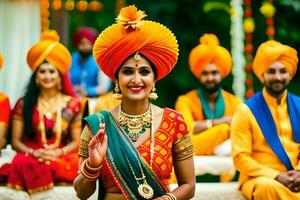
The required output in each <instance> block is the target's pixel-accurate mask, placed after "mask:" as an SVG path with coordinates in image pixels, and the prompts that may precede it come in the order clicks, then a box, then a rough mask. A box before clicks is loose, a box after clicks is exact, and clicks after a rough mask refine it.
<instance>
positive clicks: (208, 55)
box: [175, 34, 241, 155]
mask: <svg viewBox="0 0 300 200" xmlns="http://www.w3.org/2000/svg"><path fill="white" fill-rule="evenodd" d="M189 65H190V69H191V71H192V72H193V74H194V75H195V76H196V77H197V78H198V80H199V83H200V87H199V88H198V89H195V90H192V91H190V92H188V93H187V94H185V95H181V96H179V97H178V99H177V101H176V105H175V109H176V110H177V111H179V112H180V113H182V115H183V117H184V119H185V121H186V123H187V125H188V128H189V131H190V133H191V138H192V141H193V144H194V148H195V155H213V154H214V151H215V149H216V147H218V146H219V145H220V144H221V143H223V142H225V141H226V140H228V139H229V132H230V123H231V116H232V115H233V113H234V111H235V108H236V106H237V105H238V104H240V103H241V100H240V99H239V98H238V97H235V96H234V95H232V94H230V93H229V92H226V91H225V90H223V89H222V88H221V82H222V79H223V78H225V77H226V76H227V75H228V74H229V73H230V70H231V66H232V60H231V56H230V53H229V52H228V51H227V50H226V49H225V48H223V47H221V46H219V40H218V38H217V37H216V36H215V35H214V34H204V35H203V36H202V37H201V38H200V44H199V45H198V46H196V47H195V48H194V49H193V50H192V51H191V53H190V56H189ZM226 151H227V154H230V145H228V148H227V150H226Z"/></svg>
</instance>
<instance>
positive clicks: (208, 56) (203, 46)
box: [189, 33, 232, 78]
mask: <svg viewBox="0 0 300 200" xmlns="http://www.w3.org/2000/svg"><path fill="white" fill-rule="evenodd" d="M199 41H200V44H199V45H198V46H196V47H195V48H193V49H192V51H191V53H190V56H189V65H190V69H191V71H192V72H193V74H194V75H195V76H196V77H197V78H198V77H199V76H200V75H201V73H202V71H203V69H204V68H205V67H206V66H207V65H208V64H210V63H213V64H215V65H216V66H217V68H218V70H219V72H220V73H221V75H222V77H223V78H224V77H226V76H227V75H228V74H229V73H230V70H231V67H232V60H231V56H230V53H229V52H228V51H227V49H225V48H224V47H222V46H220V42H219V39H218V38H217V36H216V35H215V34H208V33H206V34H204V35H203V36H201V37H200V40H199Z"/></svg>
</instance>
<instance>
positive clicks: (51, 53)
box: [27, 33, 72, 74]
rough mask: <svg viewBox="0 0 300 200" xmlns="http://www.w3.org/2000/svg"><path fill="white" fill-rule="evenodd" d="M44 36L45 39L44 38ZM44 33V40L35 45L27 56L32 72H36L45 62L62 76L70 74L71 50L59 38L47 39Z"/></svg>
mask: <svg viewBox="0 0 300 200" xmlns="http://www.w3.org/2000/svg"><path fill="white" fill-rule="evenodd" d="M43 35H44V37H43ZM45 35H47V33H42V35H41V36H42V39H45V40H41V41H40V42H38V43H37V44H35V45H33V47H31V49H30V50H29V52H28V54H27V63H28V65H29V66H30V68H31V70H32V71H35V70H36V69H37V68H38V67H39V66H40V65H41V64H42V63H43V62H44V61H47V62H49V63H51V64H53V65H54V66H55V67H56V68H57V69H58V70H59V71H60V72H61V73H62V74H65V73H67V72H68V70H69V68H70V66H71V62H72V58H71V54H70V52H69V50H68V49H67V48H66V47H65V46H64V45H62V44H61V43H60V42H59V41H58V40H57V39H59V37H58V38H57V37H48V36H47V37H46V36H45Z"/></svg>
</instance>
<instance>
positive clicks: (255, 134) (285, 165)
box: [231, 41, 300, 200]
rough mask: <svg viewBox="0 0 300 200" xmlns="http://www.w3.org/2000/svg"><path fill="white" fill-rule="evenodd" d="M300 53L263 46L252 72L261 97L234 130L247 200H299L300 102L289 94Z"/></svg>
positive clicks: (242, 112)
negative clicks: (259, 87) (260, 89)
mask: <svg viewBox="0 0 300 200" xmlns="http://www.w3.org/2000/svg"><path fill="white" fill-rule="evenodd" d="M297 63H298V57H297V51H296V50H295V49H293V48H291V47H289V46H287V45H283V44H281V43H279V42H276V41H268V42H265V43H263V44H261V45H260V47H259V48H258V50H257V53H256V56H255V58H254V61H253V71H254V73H255V75H256V76H257V77H258V79H259V80H260V81H261V82H262V83H263V84H264V88H263V90H262V91H261V92H258V93H257V94H256V95H254V96H253V97H251V98H250V99H248V100H247V101H245V103H244V104H242V105H240V106H239V107H238V109H237V111H236V113H235V114H234V117H233V120H232V124H231V125H232V126H231V141H232V157H233V160H234V165H235V167H236V169H237V170H238V171H240V177H239V188H240V189H241V190H242V192H243V194H244V195H245V196H246V197H247V198H248V199H255V200H256V199H262V200H268V199H270V200H277V199H278V200H279V199H284V200H285V199H300V171H299V170H300V163H299V153H300V144H299V143H300V123H299V116H300V98H299V97H297V96H295V95H293V94H291V93H288V92H287V86H288V84H289V82H290V80H291V79H292V77H293V76H294V75H295V73H296V70H297Z"/></svg>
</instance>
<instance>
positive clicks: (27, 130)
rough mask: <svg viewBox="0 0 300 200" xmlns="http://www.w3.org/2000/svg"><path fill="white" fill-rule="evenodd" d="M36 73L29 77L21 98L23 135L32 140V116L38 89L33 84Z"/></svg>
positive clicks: (34, 83)
mask: <svg viewBox="0 0 300 200" xmlns="http://www.w3.org/2000/svg"><path fill="white" fill-rule="evenodd" d="M35 79H36V72H35V73H34V74H33V75H32V76H31V78H30V81H29V84H28V86H27V88H26V93H25V96H24V98H23V117H24V134H25V135H26V136H27V137H29V138H31V139H33V138H34V136H35V134H34V131H33V123H32V116H33V111H34V106H35V105H37V99H38V94H39V87H38V85H37V84H36V82H35Z"/></svg>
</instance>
